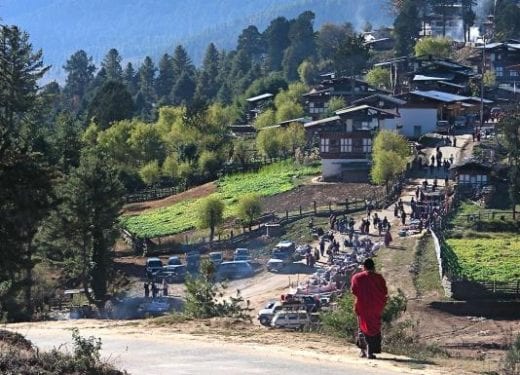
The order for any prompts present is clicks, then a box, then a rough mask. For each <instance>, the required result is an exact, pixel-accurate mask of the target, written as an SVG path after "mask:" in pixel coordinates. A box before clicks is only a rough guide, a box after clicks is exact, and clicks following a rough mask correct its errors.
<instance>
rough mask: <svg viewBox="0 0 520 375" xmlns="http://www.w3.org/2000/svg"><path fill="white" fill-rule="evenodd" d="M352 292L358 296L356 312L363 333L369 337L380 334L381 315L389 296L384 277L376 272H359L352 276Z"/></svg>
mask: <svg viewBox="0 0 520 375" xmlns="http://www.w3.org/2000/svg"><path fill="white" fill-rule="evenodd" d="M351 291H352V294H353V295H354V296H356V303H355V306H354V310H355V312H356V314H357V316H358V320H359V329H360V330H361V332H363V333H364V334H365V335H367V336H376V335H378V334H380V333H381V313H382V312H383V309H384V307H385V304H386V298H387V294H388V290H387V289H386V282H385V279H384V278H383V276H381V275H380V274H378V273H375V272H368V271H363V272H359V273H357V274H355V275H354V276H352V280H351Z"/></svg>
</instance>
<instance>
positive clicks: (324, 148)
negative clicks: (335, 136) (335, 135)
mask: <svg viewBox="0 0 520 375" xmlns="http://www.w3.org/2000/svg"><path fill="white" fill-rule="evenodd" d="M329 141H330V140H329V139H328V138H321V140H320V152H329Z"/></svg>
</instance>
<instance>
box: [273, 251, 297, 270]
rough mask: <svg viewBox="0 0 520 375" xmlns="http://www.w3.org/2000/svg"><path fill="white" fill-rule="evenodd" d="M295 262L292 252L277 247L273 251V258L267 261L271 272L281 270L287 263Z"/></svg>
mask: <svg viewBox="0 0 520 375" xmlns="http://www.w3.org/2000/svg"><path fill="white" fill-rule="evenodd" d="M292 262H293V257H292V254H291V253H290V252H287V251H283V250H280V249H278V248H275V249H274V250H273V252H272V253H271V259H269V261H268V262H267V270H268V271H270V272H276V271H280V270H281V269H282V268H283V267H285V266H286V265H287V264H290V263H292Z"/></svg>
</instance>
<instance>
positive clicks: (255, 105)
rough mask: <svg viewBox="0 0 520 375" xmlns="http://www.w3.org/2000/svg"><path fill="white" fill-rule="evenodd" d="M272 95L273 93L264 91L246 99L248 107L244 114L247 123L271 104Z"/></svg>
mask: <svg viewBox="0 0 520 375" xmlns="http://www.w3.org/2000/svg"><path fill="white" fill-rule="evenodd" d="M273 96H274V95H273V94H271V93H269V92H266V93H264V94H260V95H257V96H253V97H251V98H247V99H246V101H247V103H248V107H249V108H248V110H247V114H246V116H247V122H248V123H252V122H253V121H254V120H255V118H257V117H258V115H259V114H260V113H262V112H263V111H264V110H265V109H266V108H268V107H269V106H271V105H272V100H273Z"/></svg>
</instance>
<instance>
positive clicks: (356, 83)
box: [303, 74, 377, 120]
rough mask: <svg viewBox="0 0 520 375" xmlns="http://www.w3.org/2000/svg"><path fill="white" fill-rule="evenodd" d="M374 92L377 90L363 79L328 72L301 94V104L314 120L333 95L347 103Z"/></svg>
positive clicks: (321, 112)
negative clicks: (337, 75)
mask: <svg viewBox="0 0 520 375" xmlns="http://www.w3.org/2000/svg"><path fill="white" fill-rule="evenodd" d="M375 92H377V90H376V89H374V88H372V87H371V86H370V85H369V84H368V83H367V82H365V81H363V80H360V79H357V78H354V77H339V78H335V77H334V75H333V74H330V75H328V77H326V79H324V80H322V81H321V83H320V84H319V85H317V86H316V87H314V88H313V89H311V90H310V91H309V92H308V93H306V94H303V104H304V108H305V112H306V114H307V115H308V116H310V117H311V118H312V119H313V120H316V119H318V118H319V117H320V115H322V114H323V113H324V112H326V111H327V108H328V103H329V100H330V99H331V98H333V97H340V98H343V99H344V100H345V103H346V104H349V103H351V102H352V101H353V100H355V99H358V98H360V97H364V96H368V95H371V94H373V93H375Z"/></svg>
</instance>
